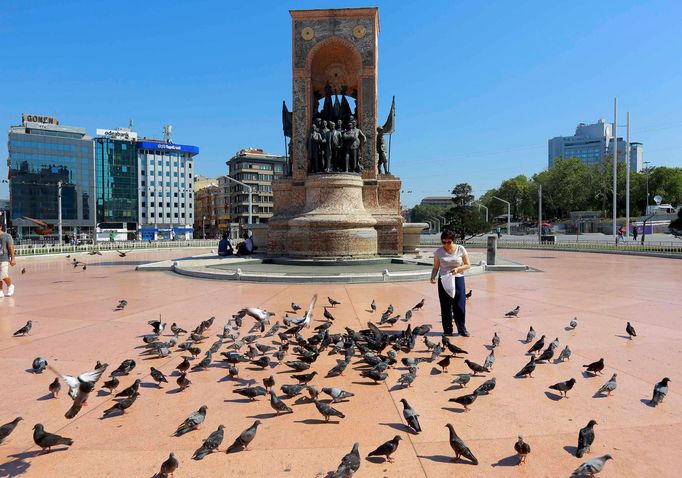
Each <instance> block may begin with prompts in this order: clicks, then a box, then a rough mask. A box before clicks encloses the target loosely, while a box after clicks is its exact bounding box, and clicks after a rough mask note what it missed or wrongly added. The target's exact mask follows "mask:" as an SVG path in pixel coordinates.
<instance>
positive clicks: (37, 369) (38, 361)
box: [31, 357, 47, 373]
mask: <svg viewBox="0 0 682 478" xmlns="http://www.w3.org/2000/svg"><path fill="white" fill-rule="evenodd" d="M31 367H32V368H33V373H43V371H45V369H46V368H47V360H45V359H44V358H42V357H36V358H34V359H33V364H32V365H31Z"/></svg>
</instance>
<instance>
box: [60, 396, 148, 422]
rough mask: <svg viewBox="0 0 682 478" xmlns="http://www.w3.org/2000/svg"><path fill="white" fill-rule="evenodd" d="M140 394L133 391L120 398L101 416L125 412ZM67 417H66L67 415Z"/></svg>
mask: <svg viewBox="0 0 682 478" xmlns="http://www.w3.org/2000/svg"><path fill="white" fill-rule="evenodd" d="M139 396H140V392H134V393H133V394H132V395H131V396H129V397H128V398H125V399H123V400H121V401H120V402H117V403H115V404H114V405H113V406H112V407H111V408H108V409H106V410H104V412H103V416H105V417H106V416H108V415H111V414H112V413H114V412H121V414H123V413H125V412H126V410H127V409H128V408H130V407H131V406H132V405H133V403H135V400H137V397H139ZM67 418H68V417H67Z"/></svg>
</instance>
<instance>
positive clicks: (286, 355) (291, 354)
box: [0, 292, 670, 478]
mask: <svg viewBox="0 0 682 478" xmlns="http://www.w3.org/2000/svg"><path fill="white" fill-rule="evenodd" d="M467 297H471V292H469V294H467ZM316 301H317V295H315V296H313V298H312V300H311V301H310V303H309V305H308V306H307V308H306V309H305V310H302V307H300V306H299V305H297V304H295V303H292V304H291V311H289V312H292V315H289V313H288V312H287V313H286V314H285V315H284V317H283V320H282V322H281V323H280V321H275V322H274V323H272V319H273V318H274V314H273V313H271V312H269V311H266V310H263V309H260V308H256V307H246V308H244V309H242V310H240V311H239V312H238V313H236V314H235V315H233V316H232V318H231V319H229V320H228V321H227V324H226V325H225V326H224V327H223V329H222V331H220V332H219V333H216V331H212V329H213V326H214V320H215V317H211V318H210V319H208V320H203V321H201V323H199V325H198V326H197V327H196V328H194V329H193V330H192V331H190V332H188V331H186V330H184V329H182V328H181V327H180V326H179V325H177V324H176V323H172V324H171V325H170V327H167V323H164V322H162V320H161V317H159V319H158V320H152V321H149V325H150V326H151V328H152V330H151V333H149V334H148V335H144V336H143V337H142V341H143V347H144V351H143V352H142V355H144V356H152V357H154V356H155V357H160V358H165V357H169V356H171V355H172V354H174V353H175V354H183V355H182V356H181V361H180V362H179V363H178V365H177V367H176V369H177V372H174V373H175V374H177V378H175V382H176V384H177V385H178V388H179V391H183V390H185V389H187V388H188V387H190V386H192V381H191V380H190V378H189V374H190V372H201V371H203V370H206V369H207V368H208V367H209V366H211V365H212V364H215V363H216V362H218V361H219V362H220V363H222V365H223V366H224V367H225V368H226V369H227V372H228V376H229V377H232V378H235V379H236V378H238V377H239V374H240V370H239V367H240V365H241V364H249V365H250V366H256V367H258V368H260V369H261V370H262V371H263V377H262V384H263V385H262V386H260V385H249V386H246V387H235V388H234V389H233V392H234V393H235V394H238V395H240V396H243V397H246V398H248V399H249V400H256V399H257V398H258V397H261V396H262V397H267V399H269V402H270V406H271V407H272V409H273V411H274V413H275V415H276V416H279V415H280V414H284V413H294V412H293V410H292V408H291V407H290V406H289V405H288V404H287V400H289V399H292V398H293V397H296V396H299V395H301V396H306V395H307V396H308V397H309V398H308V399H307V400H308V401H309V402H310V403H311V404H314V405H315V408H316V410H317V412H319V414H320V416H321V417H322V419H323V420H324V421H329V420H330V419H332V418H334V419H339V420H341V419H344V418H345V415H344V413H343V412H342V411H341V410H339V409H337V408H336V407H338V405H337V404H339V403H343V402H344V401H347V400H349V399H351V398H352V397H353V396H354V394H353V393H352V392H351V391H348V390H343V389H341V388H337V387H322V388H318V387H317V386H315V383H314V382H315V379H316V376H317V375H318V374H321V371H318V370H311V369H312V368H313V367H315V366H316V361H317V359H318V357H319V356H320V355H321V354H323V353H326V354H328V355H335V356H338V357H339V358H338V359H337V360H336V365H335V366H334V367H332V368H331V369H330V370H328V371H327V372H326V373H325V376H326V377H338V376H340V375H343V373H344V371H346V369H347V367H348V365H349V364H351V362H352V361H354V360H357V361H356V362H355V365H359V366H360V367H358V368H356V369H361V371H360V375H361V376H362V377H365V378H368V379H370V380H372V381H374V382H376V383H381V382H384V381H386V380H387V379H388V378H389V374H388V371H389V369H396V368H399V367H400V366H401V365H402V366H403V367H404V370H406V371H405V373H402V374H401V375H400V376H399V377H398V378H397V384H398V385H399V386H402V387H410V386H411V385H412V383H413V382H414V381H415V380H416V379H417V376H418V370H419V365H420V364H421V363H431V364H436V365H437V366H438V367H440V368H441V369H442V371H443V372H447V369H448V366H449V365H450V364H451V363H452V361H453V360H454V359H458V358H462V357H463V356H464V355H468V352H467V351H466V350H464V349H462V348H460V347H458V346H457V345H455V344H454V343H452V342H451V341H450V339H449V337H447V336H442V337H438V336H435V335H434V334H430V332H431V328H432V326H431V325H429V324H422V325H418V326H415V327H413V326H412V324H411V323H410V320H411V319H412V316H413V313H418V312H419V311H420V310H421V309H422V308H423V306H424V299H422V300H421V301H420V302H419V303H417V304H416V305H415V306H414V307H412V308H411V309H409V310H408V311H407V312H405V313H404V314H403V316H401V315H394V308H393V306H392V305H389V307H388V308H387V309H386V310H385V311H384V312H383V313H382V314H381V316H380V318H379V320H378V321H376V322H377V323H376V324H375V323H374V322H372V321H370V322H368V324H367V328H366V329H363V330H353V329H352V328H350V327H344V328H343V329H342V330H335V327H334V323H335V320H336V319H335V317H334V312H332V311H333V310H334V308H335V307H336V306H337V305H339V304H340V303H339V302H338V301H336V300H334V299H332V298H331V297H328V298H327V301H328V303H329V306H325V307H324V313H323V317H324V320H317V321H316V322H315V323H313V310H314V307H315V305H316ZM127 306H128V302H127V301H126V300H120V301H119V303H118V304H117V305H116V306H115V308H114V310H115V311H121V310H124V309H125V308H126V307H127ZM330 309H331V310H330ZM370 310H371V312H373V313H376V311H377V305H376V302H375V301H372V304H371V305H370ZM519 311H520V307H516V308H515V309H513V310H512V311H510V312H508V313H507V314H506V317H509V318H516V317H518V316H519ZM298 312H301V315H298ZM247 317H248V318H250V319H253V326H251V327H248V326H247V325H246V324H245V319H247ZM398 321H400V322H405V323H407V325H406V327H405V328H404V329H402V330H396V329H394V326H395V325H396V324H397V323H398ZM318 322H319V325H318ZM379 326H384V327H382V328H380V327H379ZM32 327H33V323H32V322H31V321H30V320H29V321H28V322H27V323H26V325H25V326H23V327H22V328H21V329H19V330H17V331H16V332H15V333H14V336H24V335H29V334H30V332H31V330H32ZM576 327H578V321H577V319H573V320H572V321H571V322H570V324H569V328H570V329H575V328H576ZM339 329H340V327H339ZM211 331H212V332H211ZM169 332H170V333H169ZM626 333H627V334H628V336H629V337H630V339H631V340H632V337H636V335H637V334H636V332H635V330H634V328H633V327H632V326H631V324H630V323H629V322H628V323H627V326H626ZM211 335H215V337H216V338H215V339H211ZM305 335H307V337H306V336H305ZM437 337H438V340H437ZM535 339H536V331H535V329H534V328H533V327H532V326H531V327H530V329H529V331H528V333H527V336H526V338H525V342H526V343H527V344H531V342H532V345H531V346H530V348H529V349H528V352H527V353H528V355H530V361H529V362H528V363H527V364H526V365H525V366H524V367H523V368H522V369H521V370H519V372H518V373H516V375H515V377H516V378H525V377H529V378H532V377H533V373H534V372H535V370H536V366H537V365H539V364H542V363H549V362H550V361H551V360H552V359H553V358H554V356H555V353H556V351H557V350H559V338H558V337H557V338H555V339H554V340H553V341H551V342H549V343H547V344H546V340H547V337H546V336H545V335H542V336H541V337H540V338H539V339H537V340H535ZM210 340H212V343H211V345H210V346H207V343H208V341H210ZM421 343H423V344H424V345H425V347H426V351H427V354H426V356H424V355H423V354H422V355H421V356H419V355H418V354H415V352H423V350H422V349H420V350H418V347H420V345H421ZM500 344H501V338H500V336H499V335H498V334H497V333H495V334H494V335H493V337H492V341H491V345H490V346H489V347H488V348H489V350H490V352H489V355H488V356H487V357H486V358H485V361H484V363H483V364H478V363H476V362H474V361H472V360H469V359H465V360H463V363H464V364H465V365H466V366H467V367H468V368H469V369H470V371H471V373H461V374H457V375H456V376H455V378H454V381H453V383H454V384H457V385H458V386H459V387H460V388H462V389H463V388H466V386H467V384H468V383H469V382H470V380H471V378H472V377H480V376H485V375H486V374H489V373H490V372H491V369H492V368H493V366H494V364H495V360H496V357H495V350H496V349H498V347H500ZM202 354H203V356H202ZM399 354H402V355H403V356H402V357H399ZM200 356H201V357H200ZM570 357H571V350H570V349H569V347H568V345H566V346H565V347H564V348H563V349H562V350H561V351H560V352H559V355H558V357H557V358H556V359H555V360H556V361H555V363H559V362H563V361H565V360H569V359H570ZM136 366H137V363H136V361H135V360H134V359H132V358H130V359H126V360H124V361H123V362H121V364H120V365H119V366H118V367H116V369H114V370H113V371H111V372H110V373H109V375H105V372H106V371H107V370H108V369H109V365H108V364H107V363H100V362H99V361H98V362H97V364H96V365H95V367H94V369H93V370H91V371H87V372H84V373H81V374H80V375H68V374H65V373H62V372H61V371H58V370H57V369H56V368H55V367H53V366H52V365H50V364H48V362H47V360H45V359H44V358H41V357H37V358H36V359H35V360H34V361H33V363H32V370H33V372H35V373H37V374H40V373H42V372H44V371H45V370H50V371H52V372H53V373H54V374H55V375H56V378H55V379H54V380H53V381H51V382H50V383H49V385H48V390H49V391H50V392H51V394H52V396H53V397H54V398H57V397H58V396H59V393H60V391H61V388H62V382H63V383H64V384H66V387H67V388H68V395H69V397H70V398H71V402H70V406H69V408H68V410H66V412H65V417H66V418H67V419H73V418H74V417H76V416H77V415H78V413H79V412H80V411H81V409H82V408H83V407H85V406H87V401H88V398H89V395H90V393H92V392H93V391H94V390H95V388H96V387H97V384H98V383H99V382H100V380H101V379H102V377H106V379H105V380H103V382H102V384H101V386H102V388H104V389H107V390H108V391H109V393H110V394H113V398H114V403H113V405H112V406H111V407H109V408H107V409H106V410H104V411H103V416H104V417H109V416H115V415H120V414H124V413H135V412H134V408H133V406H134V404H135V402H136V400H137V398H138V397H139V396H140V384H141V383H142V381H141V379H137V380H135V381H134V382H133V383H132V384H131V385H129V386H127V387H126V388H124V389H122V390H119V386H120V385H121V380H120V377H121V376H126V375H128V374H130V372H131V371H133V370H134V369H135V368H136ZM275 367H286V368H288V369H290V370H291V373H290V377H291V380H292V381H293V382H295V383H289V384H282V385H281V386H280V387H279V392H277V390H276V381H275V378H274V376H273V375H268V376H266V375H267V374H268V372H266V370H267V371H269V370H272V369H273V368H275ZM583 367H584V368H585V369H586V371H585V375H586V376H588V375H592V376H596V375H598V374H601V373H602V371H603V370H604V368H605V362H604V359H603V358H600V359H599V360H597V361H595V362H592V363H589V364H586V365H584V366H583ZM149 376H150V377H151V379H152V380H153V381H154V382H156V384H157V386H159V387H161V384H163V383H168V378H169V377H166V376H165V375H164V373H162V372H161V371H160V370H158V369H156V368H154V367H151V368H150V372H149ZM616 379H617V374H615V373H614V374H613V375H612V376H611V378H610V379H609V380H608V381H607V382H606V383H604V385H603V386H602V387H600V388H599V389H598V391H597V394H607V395H609V396H610V395H611V394H612V393H613V392H614V391H615V390H616V388H617V381H616ZM669 381H670V379H668V378H667V377H666V378H663V379H662V380H661V381H660V382H659V383H658V384H656V385H655V386H654V390H653V396H652V398H651V401H650V404H651V406H657V405H658V404H660V403H661V402H663V400H664V398H665V396H666V394H667V392H668V382H669ZM575 384H576V380H575V379H574V378H571V379H569V380H566V381H564V382H559V383H556V384H553V385H550V386H549V388H550V389H551V390H554V391H556V392H559V397H560V398H563V397H566V398H568V393H569V392H570V391H571V389H572V388H573V386H574V385H575ZM495 386H496V379H495V377H491V378H489V379H487V380H485V381H484V382H483V383H481V384H480V385H479V386H478V387H477V388H476V389H475V390H473V391H472V392H471V393H468V394H464V395H461V396H459V397H455V398H451V399H450V400H449V401H450V402H455V403H457V404H459V405H461V406H462V407H463V409H464V411H469V410H470V409H471V408H470V407H472V406H473V404H474V402H476V400H477V399H478V398H479V397H482V396H487V395H489V394H490V393H491V392H493V390H494V389H495ZM400 401H401V403H402V407H403V417H404V419H405V423H406V425H407V426H408V427H409V428H410V430H411V431H412V433H414V434H418V433H420V432H421V431H422V428H421V425H420V423H419V416H420V414H419V412H418V411H417V409H418V408H419V407H417V408H415V407H413V405H412V404H410V403H408V401H407V400H406V399H404V398H403V399H402V400H400ZM207 413H208V407H207V406H205V405H204V406H202V407H200V408H199V409H198V410H196V411H193V412H192V413H190V414H189V416H188V417H187V419H186V420H184V421H183V422H182V423H181V424H180V425H179V426H178V427H177V429H176V431H175V433H174V435H175V436H181V435H184V434H187V433H190V432H192V431H194V430H196V429H198V427H199V426H200V425H201V424H202V423H203V422H204V420H205V419H206V416H207ZM21 420H22V418H21V417H16V418H15V419H14V420H13V421H11V422H9V423H6V424H4V425H2V426H1V427H0V443H2V442H3V441H4V440H5V439H6V438H7V437H8V436H9V435H10V434H12V433H13V432H14V430H15V428H17V426H18V425H19V422H20V421H21ZM260 424H261V422H260V420H255V421H254V422H253V424H252V425H251V426H250V427H248V428H247V429H245V430H244V431H243V432H241V433H240V434H239V435H238V436H237V437H236V438H235V439H234V441H233V442H232V444H231V445H229V446H227V447H226V448H224V451H225V453H228V454H229V453H236V452H240V451H247V450H248V449H249V445H250V444H251V443H252V442H253V441H254V440H255V439H256V435H257V432H258V427H259V425H260ZM595 425H597V422H596V421H595V420H590V421H589V423H587V425H586V426H585V427H584V428H582V429H581V430H580V431H579V432H578V447H577V451H576V456H577V457H582V456H583V455H584V454H585V453H589V451H590V446H591V445H592V444H593V443H594V440H595V432H594V426H595ZM445 427H446V428H447V429H448V431H449V442H450V445H451V447H452V450H453V452H454V455H455V456H454V460H455V461H459V460H460V459H464V460H467V461H469V462H470V463H472V464H473V465H478V464H479V461H478V459H477V458H476V456H475V454H474V453H473V452H472V450H471V449H470V448H469V447H468V446H467V445H466V443H465V442H464V440H463V439H462V438H461V437H460V436H459V435H458V434H457V432H456V431H455V428H454V426H453V425H452V424H450V423H448V424H446V425H445ZM223 439H224V426H223V425H220V426H219V427H218V428H217V429H216V430H215V431H213V432H212V433H210V435H208V437H206V438H205V439H204V440H203V441H202V442H201V443H200V444H199V443H197V444H198V448H197V449H196V451H195V452H194V454H193V456H192V458H193V459H194V460H202V459H204V458H205V457H206V456H207V455H209V454H211V453H215V452H218V451H219V450H220V449H221V445H222V443H223ZM33 440H34V442H35V444H36V445H37V446H39V447H40V448H41V449H43V450H45V451H46V452H49V451H50V450H51V449H52V448H53V447H57V446H60V445H62V446H66V447H69V446H71V445H73V440H72V439H70V438H67V437H63V436H59V435H57V434H54V433H50V432H47V431H46V430H45V428H44V426H43V425H42V424H40V423H37V424H35V426H34V427H33ZM400 441H401V436H400V435H396V436H394V437H393V438H392V439H391V440H389V441H387V442H385V443H383V444H380V445H379V446H378V447H376V448H375V449H373V450H372V451H371V452H370V453H369V454H368V455H367V456H368V457H384V458H385V460H386V461H388V462H393V455H394V454H396V452H397V450H398V448H399V444H400ZM514 450H515V451H516V453H517V454H518V457H519V459H518V464H519V465H520V464H523V463H524V462H525V461H526V458H527V457H528V455H529V454H530V452H531V447H530V445H529V444H528V443H527V442H526V441H524V439H523V437H518V441H516V442H515V444H514ZM611 458H612V457H611V455H609V454H606V455H604V456H601V457H595V458H591V459H589V460H587V461H585V462H584V463H583V464H582V465H580V466H579V467H578V468H577V469H576V470H575V471H574V475H581V476H593V475H594V474H596V473H599V472H600V471H601V470H602V469H603V468H604V465H605V463H606V462H607V461H608V460H609V459H611ZM360 465H361V458H360V451H359V443H355V444H354V445H353V448H352V450H351V451H350V452H349V453H348V454H347V455H345V456H344V457H343V458H342V460H341V462H340V464H339V465H338V467H337V469H336V471H333V472H331V473H330V475H329V476H331V477H332V478H350V477H352V476H353V474H354V473H355V472H356V471H357V470H358V469H359V468H360ZM178 467H179V462H178V459H177V458H176V456H175V454H174V453H170V455H169V456H168V459H167V460H165V461H164V462H163V463H162V464H161V467H160V470H159V473H158V475H157V476H158V477H163V478H167V477H169V476H173V473H174V472H175V471H176V470H177V469H178Z"/></svg>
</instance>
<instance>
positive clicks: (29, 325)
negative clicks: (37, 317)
mask: <svg viewBox="0 0 682 478" xmlns="http://www.w3.org/2000/svg"><path fill="white" fill-rule="evenodd" d="M32 327H33V321H32V320H29V321H28V322H26V325H24V326H23V327H22V328H20V329H19V330H17V331H16V332H14V334H13V335H14V336H15V337H19V336H20V335H28V333H29V332H31V328H32Z"/></svg>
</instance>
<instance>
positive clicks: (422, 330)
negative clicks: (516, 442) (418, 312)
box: [412, 309, 433, 335]
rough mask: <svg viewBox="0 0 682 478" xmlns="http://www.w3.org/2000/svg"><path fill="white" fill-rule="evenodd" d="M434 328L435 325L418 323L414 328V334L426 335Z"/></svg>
mask: <svg viewBox="0 0 682 478" xmlns="http://www.w3.org/2000/svg"><path fill="white" fill-rule="evenodd" d="M412 310H414V309H412ZM432 328H433V325H431V324H422V325H418V326H416V327H415V328H414V329H412V334H414V335H426V334H428V333H429V332H431V329H432Z"/></svg>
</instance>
